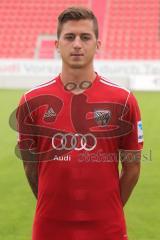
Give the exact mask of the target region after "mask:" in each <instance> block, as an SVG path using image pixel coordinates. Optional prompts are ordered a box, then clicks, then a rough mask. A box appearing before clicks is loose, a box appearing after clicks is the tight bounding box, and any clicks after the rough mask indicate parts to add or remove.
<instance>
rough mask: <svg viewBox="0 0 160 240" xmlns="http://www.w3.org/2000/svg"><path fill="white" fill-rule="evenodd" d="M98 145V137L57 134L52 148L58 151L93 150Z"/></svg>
mask: <svg viewBox="0 0 160 240" xmlns="http://www.w3.org/2000/svg"><path fill="white" fill-rule="evenodd" d="M96 145H97V139H96V137H95V136H94V135H93V134H91V133H87V134H81V133H75V134H74V133H66V134H63V133H56V134H55V135H54V136H53V137H52V146H53V148H54V149H56V150H77V151H80V150H82V149H84V150H86V151H91V150H93V149H94V148H95V147H96Z"/></svg>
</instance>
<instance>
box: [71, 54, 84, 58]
mask: <svg viewBox="0 0 160 240" xmlns="http://www.w3.org/2000/svg"><path fill="white" fill-rule="evenodd" d="M71 56H73V57H82V56H84V55H83V54H82V53H71Z"/></svg>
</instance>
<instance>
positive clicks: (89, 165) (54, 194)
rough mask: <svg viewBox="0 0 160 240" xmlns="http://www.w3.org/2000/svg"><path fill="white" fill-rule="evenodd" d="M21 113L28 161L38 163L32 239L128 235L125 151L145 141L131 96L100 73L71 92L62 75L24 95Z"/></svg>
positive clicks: (108, 239) (121, 238) (100, 239)
mask: <svg viewBox="0 0 160 240" xmlns="http://www.w3.org/2000/svg"><path fill="white" fill-rule="evenodd" d="M85 86H86V82H85V81H84V82H83V83H82V84H81V88H84V87H85ZM17 119H18V131H19V141H18V142H19V148H20V149H21V155H22V159H23V160H24V161H36V162H37V163H38V199H37V206H36V212H35V218H34V224H33V236H32V239H33V240H63V239H65V240H126V239H127V233H126V226H125V218H124V212H123V206H122V202H121V197H120V186H119V171H118V162H119V150H120V149H124V150H141V149H142V145H143V133H142V123H141V118H140V112H139V107H138V105H137V102H136V100H135V97H134V96H133V94H132V93H131V92H130V91H128V90H127V89H124V88H122V87H119V86H117V85H115V84H113V83H111V82H109V81H108V80H106V79H104V78H103V77H100V76H99V75H97V76H96V79H95V80H94V82H93V83H92V86H90V87H89V88H87V89H84V91H83V93H81V94H73V93H72V92H71V91H68V90H67V88H65V87H64V85H63V83H62V81H61V79H60V76H58V77H56V78H55V79H54V80H52V81H50V82H48V83H46V84H44V85H41V86H39V87H37V88H34V89H32V90H30V91H28V92H26V93H25V94H24V95H23V97H22V99H21V102H20V106H19V108H18V111H17Z"/></svg>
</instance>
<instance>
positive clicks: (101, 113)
mask: <svg viewBox="0 0 160 240" xmlns="http://www.w3.org/2000/svg"><path fill="white" fill-rule="evenodd" d="M110 118H111V112H110V111H109V110H96V111H95V112H94V119H95V121H96V123H97V124H98V125H99V126H102V127H105V126H107V124H108V123H109V120H110Z"/></svg>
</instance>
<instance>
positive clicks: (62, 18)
mask: <svg viewBox="0 0 160 240" xmlns="http://www.w3.org/2000/svg"><path fill="white" fill-rule="evenodd" d="M71 20H72V21H73V20H74V21H78V20H91V21H93V28H94V32H95V35H96V38H97V39H98V22H97V18H96V16H95V15H94V13H93V12H92V11H91V10H90V9H88V8H85V7H69V8H67V9H65V10H64V11H63V12H62V13H61V14H60V15H59V16H58V26H57V37H58V38H59V37H60V34H61V31H62V27H63V24H64V23H66V22H68V21H71Z"/></svg>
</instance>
